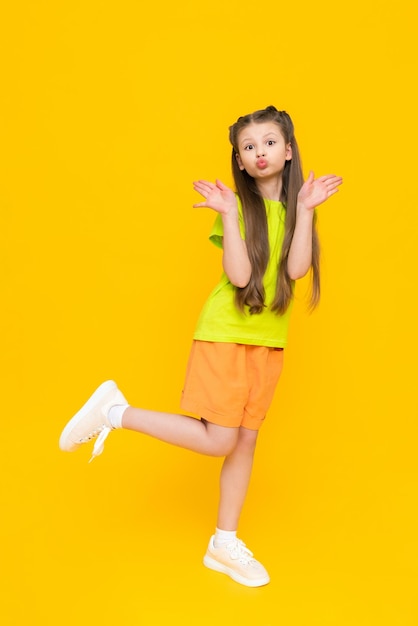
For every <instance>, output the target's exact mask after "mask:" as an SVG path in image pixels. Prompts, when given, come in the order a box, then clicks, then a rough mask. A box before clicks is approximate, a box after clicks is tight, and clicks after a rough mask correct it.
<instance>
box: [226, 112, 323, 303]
mask: <svg viewBox="0 0 418 626" xmlns="http://www.w3.org/2000/svg"><path fill="white" fill-rule="evenodd" d="M254 122H255V123H262V122H275V123H276V124H278V126H279V127H280V130H281V132H282V135H283V137H284V140H285V142H286V144H290V145H291V148H292V158H291V160H289V161H286V163H285V166H284V170H283V175H282V192H281V198H280V200H281V202H283V204H284V206H285V208H286V221H285V234H284V240H283V246H282V253H281V257H280V261H279V267H278V273H277V287H276V295H275V298H274V301H273V304H272V306H271V308H272V310H273V311H275V312H277V313H278V314H283V313H284V312H285V311H286V309H287V308H288V306H289V304H290V302H291V300H292V297H293V281H292V280H291V278H290V276H289V273H288V271H287V261H288V257H289V251H290V245H291V243H292V239H293V234H294V232H295V226H296V205H297V196H298V193H299V190H300V188H301V187H302V185H303V182H304V181H303V173H302V164H301V159H300V155H299V149H298V145H297V142H296V139H295V135H294V128H293V122H292V120H291V118H290V116H289V115H288V114H287V113H286V111H278V110H277V109H276V108H275V107H274V106H268V107H267V108H266V109H261V110H259V111H255V112H254V113H250V114H248V115H244V116H242V117H239V118H238V120H237V121H236V122H235V124H233V125H232V126H230V128H229V140H230V142H231V144H232V173H233V176H234V181H235V186H236V190H237V193H238V196H239V197H240V199H241V202H242V209H243V217H244V224H245V237H246V244H247V250H248V256H249V259H250V262H251V269H252V272H251V278H250V281H249V283H248V285H247V286H246V287H242V288H241V287H237V288H236V293H235V301H236V304H237V306H238V308H239V309H240V310H244V305H247V306H248V307H249V311H250V313H251V314H254V313H261V312H262V311H263V309H264V307H265V302H264V299H265V293H264V287H263V276H264V273H265V271H266V268H267V263H268V260H269V254H270V250H269V241H268V231H267V216H266V210H265V206H264V200H263V198H262V196H261V194H260V192H259V190H258V188H257V184H256V181H255V179H254V178H253V177H252V176H250V175H249V174H248V173H247V172H246V171H245V170H241V169H240V167H239V164H238V162H237V154H239V149H238V136H239V133H240V132H241V130H242V129H243V128H245V127H246V126H248V125H249V124H252V123H254ZM315 223H316V217H314V227H313V231H312V267H311V270H312V293H311V299H310V306H311V307H312V308H313V307H315V306H316V305H317V303H318V301H319V295H320V278H319V240H318V234H317V231H316V227H315Z"/></svg>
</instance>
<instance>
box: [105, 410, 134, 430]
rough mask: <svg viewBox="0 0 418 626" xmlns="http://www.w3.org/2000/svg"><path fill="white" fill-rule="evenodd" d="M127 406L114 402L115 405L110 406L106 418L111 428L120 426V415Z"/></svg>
mask: <svg viewBox="0 0 418 626" xmlns="http://www.w3.org/2000/svg"><path fill="white" fill-rule="evenodd" d="M128 406H129V404H115V406H112V407H110V410H109V413H108V415H107V419H108V420H109V422H110V425H111V426H112V428H122V415H123V414H124V412H125V411H126V409H127V408H128Z"/></svg>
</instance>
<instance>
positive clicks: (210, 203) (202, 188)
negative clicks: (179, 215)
mask: <svg viewBox="0 0 418 626" xmlns="http://www.w3.org/2000/svg"><path fill="white" fill-rule="evenodd" d="M193 187H194V189H195V190H196V191H197V192H198V193H200V195H202V196H203V197H204V198H205V201H204V202H198V203H196V204H194V205H193V207H194V208H201V207H206V208H208V209H213V210H214V211H216V212H217V213H221V214H223V215H226V214H227V213H229V212H230V211H237V208H238V205H237V199H236V197H235V193H234V192H233V191H232V189H230V188H229V187H227V186H226V185H224V184H223V183H222V182H221V181H220V180H218V179H217V180H216V182H215V183H211V182H209V181H207V180H198V181H197V182H194V183H193Z"/></svg>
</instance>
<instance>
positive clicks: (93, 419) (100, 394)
mask: <svg viewBox="0 0 418 626" xmlns="http://www.w3.org/2000/svg"><path fill="white" fill-rule="evenodd" d="M117 404H126V405H128V402H127V401H126V399H125V398H124V396H123V394H122V392H121V391H119V389H118V387H117V385H116V383H115V382H114V381H113V380H108V381H106V382H105V383H102V384H101V385H100V387H98V388H97V389H96V391H95V392H94V393H93V395H92V396H91V397H90V398H89V399H88V400H87V402H86V403H85V404H84V406H83V407H82V408H81V409H80V410H79V411H78V412H77V413H76V414H75V415H74V417H73V418H72V419H70V421H69V422H68V424H67V425H66V427H65V428H64V430H63V431H62V433H61V437H60V440H59V447H60V448H61V450H64V451H65V452H73V451H74V450H77V448H79V447H80V446H81V445H82V444H83V443H87V442H88V441H91V440H92V439H96V437H97V441H96V442H95V444H94V448H93V454H92V457H91V459H90V461H89V463H90V462H91V461H92V460H93V459H94V457H96V456H98V455H99V454H101V453H102V452H103V448H104V442H105V439H106V437H107V436H108V434H109V433H110V431H111V430H113V428H112V425H111V424H110V422H109V419H108V414H109V410H110V409H111V408H112V406H115V405H117Z"/></svg>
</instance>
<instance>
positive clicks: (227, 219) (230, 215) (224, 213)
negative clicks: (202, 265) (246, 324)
mask: <svg viewBox="0 0 418 626" xmlns="http://www.w3.org/2000/svg"><path fill="white" fill-rule="evenodd" d="M193 187H194V189H195V190H196V191H197V192H198V193H200V194H201V195H202V196H203V197H204V198H205V201H204V202H198V203H197V204H194V205H193V206H194V207H195V208H199V207H207V208H209V209H213V210H214V211H216V212H217V213H220V214H221V217H222V222H223V231H224V232H223V255H222V264H223V268H224V271H225V274H226V275H227V276H228V278H229V280H230V281H231V283H232V284H233V285H235V286H236V287H246V285H247V284H248V282H249V280H250V277H251V263H250V259H249V258H248V253H247V246H246V245H245V241H244V240H243V239H242V237H241V233H240V229H239V218H238V205H237V199H236V197H235V194H234V192H233V191H232V189H229V187H227V186H226V185H224V184H223V183H221V181H220V180H217V181H216V183H211V182H208V181H206V180H199V181H197V182H195V183H193Z"/></svg>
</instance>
